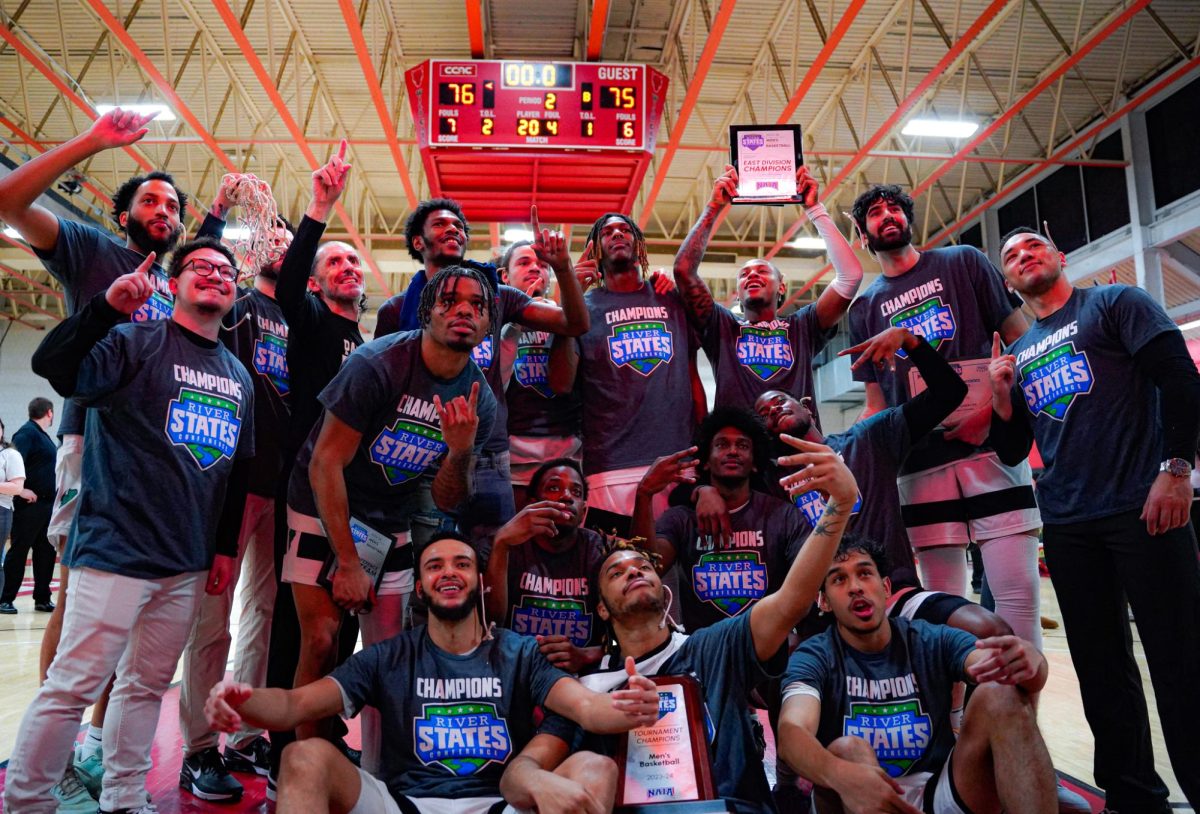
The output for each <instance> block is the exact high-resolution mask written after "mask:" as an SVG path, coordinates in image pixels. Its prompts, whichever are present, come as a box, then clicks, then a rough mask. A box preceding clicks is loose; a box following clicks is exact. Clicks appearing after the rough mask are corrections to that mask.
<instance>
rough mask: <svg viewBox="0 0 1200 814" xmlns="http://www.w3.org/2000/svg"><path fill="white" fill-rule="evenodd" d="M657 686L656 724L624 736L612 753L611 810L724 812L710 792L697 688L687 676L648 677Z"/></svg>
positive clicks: (701, 702) (703, 718)
mask: <svg viewBox="0 0 1200 814" xmlns="http://www.w3.org/2000/svg"><path fill="white" fill-rule="evenodd" d="M648 678H649V679H650V680H651V681H653V682H654V683H655V684H657V685H658V721H657V722H655V723H654V724H653V725H652V726H643V727H639V728H638V729H634V730H632V731H630V732H629V733H627V734H626V735H625V736H624V737H623V738H621V740H620V746H619V747H618V749H617V758H616V759H617V768H618V770H619V772H620V779H619V781H618V783H617V809H616V810H617V811H620V812H624V814H636V813H637V812H650V811H654V812H659V811H662V812H667V811H670V812H687V813H688V814H691V812H697V814H700V813H701V812H716V811H728V808H727V807H726V805H725V802H724V801H723V800H719V799H716V792H715V791H714V790H713V781H712V763H711V761H710V759H709V754H708V726H707V722H706V714H705V710H704V698H703V696H702V695H701V694H700V684H699V682H697V681H696V679H694V678H692V677H691V676H648Z"/></svg>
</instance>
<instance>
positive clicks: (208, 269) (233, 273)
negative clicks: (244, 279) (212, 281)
mask: <svg viewBox="0 0 1200 814" xmlns="http://www.w3.org/2000/svg"><path fill="white" fill-rule="evenodd" d="M188 269H191V270H192V271H194V272H196V275H197V276H199V277H211V276H213V275H214V274H216V275H217V276H218V277H220V278H221V279H222V280H224V281H225V282H227V283H236V282H237V278H238V269H237V266H231V265H229V264H228V263H213V262H210V261H208V260H189V261H187V262H186V263H184V264H183V267H182V268H180V269H179V271H180V272H181V273H182V272H185V271H187V270H188Z"/></svg>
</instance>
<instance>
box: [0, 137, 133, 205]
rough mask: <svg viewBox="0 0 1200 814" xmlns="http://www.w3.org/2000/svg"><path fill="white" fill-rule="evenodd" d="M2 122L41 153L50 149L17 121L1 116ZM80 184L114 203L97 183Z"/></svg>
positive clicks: (99, 196) (85, 182)
mask: <svg viewBox="0 0 1200 814" xmlns="http://www.w3.org/2000/svg"><path fill="white" fill-rule="evenodd" d="M0 124H3V125H4V126H5V127H7V128H8V129H9V130H11V131H12V132H13V135H15V136H16V137H17V138H19V139H20V140H21V141H22V142H24V143H25V145H26V146H28V147H32V148H33V149H35V150H37V151H38V152H39V153H44V152H46V150H48V149H49V147H47V146H46V145H45V144H43V143H42V142H39V141H37V140H36V139H34V137H33V136H31V135H29V134H28V133H26V132H25V131H24V130H22V129H21V128H20V127H18V126H17V124H16V123H15V122H13V121H10V120H8V119H6V118H4V117H3V116H0ZM80 184H82V185H83V188H84V189H86V190H87V191H88V192H90V193H92V194H93V195H95V196H96V198H97V199H98V200H100V201H103V202H104V203H105V204H107V205H108V206H112V205H113V202H112V198H110V197H108V196H107V195H105V194H104V193H103V192H101V191H100V188H99V187H97V186H96V185H95V184H93V183H92V182H91V181H86V180H85V181H80Z"/></svg>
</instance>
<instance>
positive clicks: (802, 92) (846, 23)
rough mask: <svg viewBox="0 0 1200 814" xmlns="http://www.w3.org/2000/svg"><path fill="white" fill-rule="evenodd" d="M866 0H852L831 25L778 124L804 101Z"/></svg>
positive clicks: (786, 120)
mask: <svg viewBox="0 0 1200 814" xmlns="http://www.w3.org/2000/svg"><path fill="white" fill-rule="evenodd" d="M866 3H867V0H854V2H852V3H851V4H850V6H849V7H848V8H847V9H846V11H845V12H844V13H843V14H842V16H841V19H839V20H838V22H837V25H836V26H834V27H833V31H831V32H830V34H829V39H827V40H826V41H825V45H824V46H823V47H822V48H821V51H820V53H818V54H817V56H816V58H815V59H814V60H813V62H812V65H810V66H808V70H807V71H806V72H805V73H804V78H803V79H802V80H800V84H799V85H798V86H797V87H796V92H795V93H793V94H792V98H791V99H788V103H787V107H785V108H784V109H783V112H782V113H780V114H779V119H778V121H777V123H778V124H787V122H788V119H790V118H792V114H793V113H795V112H796V108H798V107H799V106H800V102H802V101H804V97H805V96H806V95H807V94H808V91H809V90H810V89H811V88H812V86H813V83H814V82H816V81H817V77H818V76H820V75H821V71H822V70H824V69H825V64H826V63H827V62H829V58H830V57H832V56H833V52H834V51H836V50H837V47H838V46H839V45H841V44H842V38H844V37H845V36H846V32H847V31H849V30H850V24H851V23H853V22H854V18H855V17H857V16H858V12H859V11H861V10H862V7H863V6H865V5H866Z"/></svg>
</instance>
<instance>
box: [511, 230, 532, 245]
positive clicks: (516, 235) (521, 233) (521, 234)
mask: <svg viewBox="0 0 1200 814" xmlns="http://www.w3.org/2000/svg"><path fill="white" fill-rule="evenodd" d="M504 239H505V240H506V241H507V242H509V243H516V242H517V241H518V240H530V241H531V240H533V232H532V231H531V230H529V229H505V230H504Z"/></svg>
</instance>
